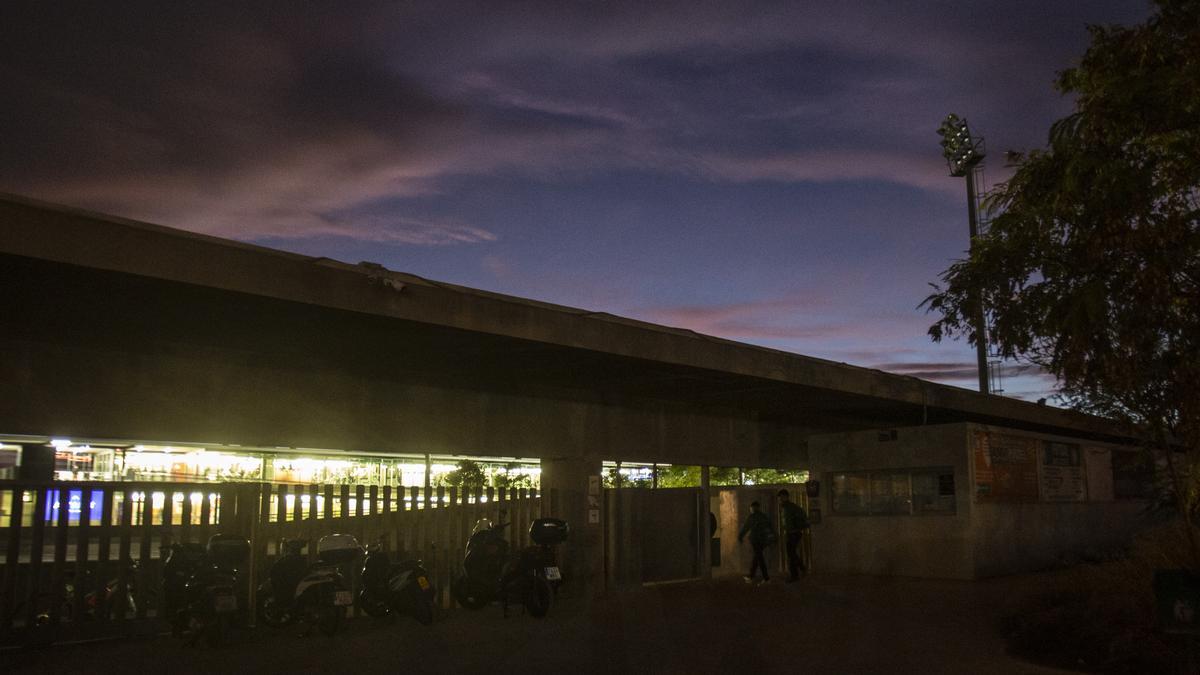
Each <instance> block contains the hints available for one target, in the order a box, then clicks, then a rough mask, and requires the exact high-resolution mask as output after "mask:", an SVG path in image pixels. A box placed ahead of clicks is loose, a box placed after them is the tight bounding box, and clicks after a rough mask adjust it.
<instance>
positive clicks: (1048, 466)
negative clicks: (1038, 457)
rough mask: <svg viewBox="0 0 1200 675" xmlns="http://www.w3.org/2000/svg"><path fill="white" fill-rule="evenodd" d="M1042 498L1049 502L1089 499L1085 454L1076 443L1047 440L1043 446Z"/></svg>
mask: <svg viewBox="0 0 1200 675" xmlns="http://www.w3.org/2000/svg"><path fill="white" fill-rule="evenodd" d="M1041 487H1042V499H1044V500H1046V501H1048V502H1082V501H1085V500H1087V487H1086V484H1085V482H1084V475H1083V456H1082V452H1081V451H1080V449H1079V446H1078V445H1076V444H1074V443H1055V442H1052V441H1047V442H1046V444H1045V446H1044V447H1043V448H1042V482H1041Z"/></svg>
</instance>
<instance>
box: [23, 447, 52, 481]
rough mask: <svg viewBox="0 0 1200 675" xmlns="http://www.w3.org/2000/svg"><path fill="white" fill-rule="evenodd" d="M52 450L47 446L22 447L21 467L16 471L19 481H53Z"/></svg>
mask: <svg viewBox="0 0 1200 675" xmlns="http://www.w3.org/2000/svg"><path fill="white" fill-rule="evenodd" d="M54 452H55V450H54V448H52V447H50V446H49V445H32V444H29V445H22V446H21V466H20V467H19V468H18V470H17V478H18V479H19V480H32V481H50V480H54Z"/></svg>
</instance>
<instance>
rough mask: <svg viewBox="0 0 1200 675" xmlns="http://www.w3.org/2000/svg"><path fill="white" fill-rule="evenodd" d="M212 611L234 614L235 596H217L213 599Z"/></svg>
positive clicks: (235, 606)
mask: <svg viewBox="0 0 1200 675" xmlns="http://www.w3.org/2000/svg"><path fill="white" fill-rule="evenodd" d="M213 610H215V611H217V612H219V613H222V614H223V613H225V612H236V611H237V596H236V595H218V596H217V597H215V598H213Z"/></svg>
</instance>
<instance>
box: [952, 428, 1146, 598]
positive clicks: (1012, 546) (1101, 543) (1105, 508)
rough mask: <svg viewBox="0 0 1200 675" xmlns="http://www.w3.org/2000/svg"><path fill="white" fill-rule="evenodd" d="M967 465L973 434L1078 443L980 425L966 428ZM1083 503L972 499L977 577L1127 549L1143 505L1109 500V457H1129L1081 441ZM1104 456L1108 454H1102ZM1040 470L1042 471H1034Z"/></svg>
mask: <svg viewBox="0 0 1200 675" xmlns="http://www.w3.org/2000/svg"><path fill="white" fill-rule="evenodd" d="M970 429H971V434H970V443H971V449H972V450H971V461H972V464H974V462H976V461H978V460H977V457H976V453H975V445H976V442H977V438H978V436H977V434H978V433H981V432H982V433H999V434H1004V435H1010V436H1018V437H1023V438H1032V439H1037V440H1040V441H1060V442H1066V443H1079V441H1077V440H1074V439H1070V438H1064V437H1061V436H1051V435H1046V434H1035V433H1028V432H1020V433H1017V432H1013V431H1011V430H1007V429H1002V428H998V427H989V426H983V425H970ZM1081 445H1082V450H1083V461H1084V463H1085V466H1084V467H1083V468H1084V473H1085V477H1086V478H1085V483H1086V501H1080V502H1050V501H1046V495H1042V496H1041V499H1040V500H1039V501H1038V502H1024V503H994V502H993V503H988V502H981V501H979V500H978V499H977V500H975V503H974V504H973V508H972V512H971V527H972V531H973V535H974V540H975V544H974V548H975V574H976V576H978V577H987V576H995V575H999V574H1012V573H1015V572H1024V571H1032V570H1037V569H1044V568H1046V567H1048V566H1051V565H1054V564H1056V563H1059V562H1060V561H1062V560H1064V559H1066V560H1070V559H1073V558H1077V557H1079V556H1087V555H1089V554H1092V553H1096V552H1099V551H1103V550H1104V549H1110V548H1114V547H1121V546H1125V545H1128V544H1129V542H1130V541H1131V540H1132V538H1133V535H1134V534H1135V533H1136V532H1137V531H1138V529H1139V528H1141V527H1143V526H1144V524H1145V522H1146V521H1145V517H1144V514H1145V510H1146V502H1145V501H1142V500H1137V499H1116V498H1114V496H1113V486H1112V462H1111V459H1110V457H1109V455H1108V453H1111V452H1132V450H1131V449H1129V448H1121V449H1117V448H1115V447H1114V446H1106V445H1103V444H1099V443H1091V442H1083V443H1081ZM1105 451H1107V452H1105ZM1039 470H1043V471H1044V467H1041V466H1039Z"/></svg>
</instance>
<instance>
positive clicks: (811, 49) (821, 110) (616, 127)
mask: <svg viewBox="0 0 1200 675" xmlns="http://www.w3.org/2000/svg"><path fill="white" fill-rule="evenodd" d="M1149 14H1150V7H1149V5H1148V4H1147V3H1144V2H1141V1H1139V0H1125V1H1123V2H1116V1H1082V0H1038V1H1036V2H1033V1H1027V0H1009V1H1006V2H972V1H970V0H959V1H957V2H903V3H897V2H894V1H888V2H855V1H852V0H846V1H844V2H839V3H818V2H798V1H795V0H793V1H791V2H749V1H743V2H725V3H715V2H701V1H698V0H691V1H689V2H567V1H564V0H560V1H558V2H456V1H454V0H443V1H439V2H361V3H360V2H339V3H295V2H252V1H244V2H206V3H174V2H172V3H163V2H138V1H132V2H120V3H93V2H87V3H84V2H69V1H63V2H26V1H25V0H8V1H7V2H5V3H3V5H2V6H0V88H2V89H0V101H2V103H0V191H3V192H9V193H14V194H19V195H25V196H30V197H35V198H39V199H44V200H48V201H52V202H58V203H63V204H68V205H72V206H79V207H84V208H89V209H94V210H98V211H102V212H105V213H110V214H115V215H120V216H125V217H129V218H135V219H139V220H145V221H149V222H153V223H157V224H161V225H168V226H172V227H177V228H182V229H186V230H192V231H196V232H203V233H206V234H211V235H217V236H221V237H228V238H233V239H238V240H242V241H247V242H253V243H257V244H262V245H265V246H270V247H273V248H279V249H285V250H288V251H294V252H298V253H304V254H309V255H314V256H326V257H330V258H335V259H338V260H343V261H346V262H351V263H356V262H359V261H372V262H377V263H381V264H383V265H386V266H387V267H389V268H391V269H394V270H399V271H403V272H408V273H412V274H416V275H420V276H422V277H426V278H430V279H434V280H438V281H446V282H451V283H456V284H461V285H465V286H470V287H473V288H481V289H486V290H490V291H495V292H500V293H508V294H512V295H517V296H522V297H529V298H535V299H538V300H543V301H547V302H553V303H558V304H563V305H569V306H573V307H580V308H584V309H588V310H594V311H603V312H609V313H612V314H617V315H621V316H627V317H633V318H637V319H641V320H645V321H650V322H654V323H659V324H665V325H669V326H675V327H681V328H689V329H692V330H695V331H698V332H701V333H705V334H709V335H716V336H720V337H724V338H729V339H733V340H738V341H742V342H748V343H753V344H758V345H763V346H767V347H772V348H776V349H782V350H786V351H790V352H796V353H800V354H805V355H808V356H815V357H820V358H825V359H830V360H833V361H841V362H846V363H852V364H855V365H860V366H866V367H871V368H878V369H882V370H886V371H889V372H895V373H902V374H907V375H912V376H916V377H920V378H924V379H930V380H933V381H937V382H942V383H946V384H951V385H955V386H961V387H967V388H975V387H976V386H977V376H976V370H975V365H974V363H975V361H974V358H975V352H974V349H973V348H972V347H970V346H969V345H968V344H967V343H966V342H965V341H948V342H942V343H933V342H931V341H930V339H929V338H928V336H927V334H926V331H927V329H928V327H929V325H930V324H931V323H932V322H933V321H934V319H935V317H934V316H933V315H930V314H927V313H926V312H925V311H924V310H923V309H921V308H919V305H920V303H921V301H922V300H923V299H924V298H925V297H926V296H927V295H928V294H929V292H930V290H931V289H930V286H929V284H930V283H931V282H936V281H937V277H938V275H939V273H940V272H941V271H942V270H944V269H945V268H946V267H947V266H948V265H949V264H950V263H951V262H952V261H953V260H955V259H958V258H961V257H963V255H964V252H965V250H966V248H967V245H968V236H967V222H966V220H967V219H966V195H965V187H964V185H963V181H962V179H956V178H951V177H950V176H949V175H948V172H947V170H946V165H945V162H944V160H943V159H942V158H941V155H940V148H939V147H938V137H937V135H936V129H937V127H938V124H939V123H940V122H941V120H942V118H943V117H945V115H946V114H947V113H950V112H954V113H957V114H959V115H962V116H964V117H966V118H967V119H968V120H969V121H970V123H971V127H972V130H973V131H974V132H975V133H976V134H978V135H982V136H984V137H985V138H986V141H987V147H988V148H989V150H990V151H991V156H990V157H989V158H988V160H987V161H986V167H985V183H986V184H987V185H991V184H994V183H995V182H996V181H1000V180H1003V179H1004V178H1005V177H1006V173H1005V169H1004V166H1003V151H1005V150H1009V149H1015V150H1025V149H1030V148H1034V147H1040V146H1043V145H1044V144H1045V142H1046V133H1047V131H1048V129H1049V126H1050V124H1051V123H1052V122H1053V121H1054V120H1056V119H1058V118H1060V117H1062V116H1064V115H1065V114H1067V113H1068V112H1069V111H1070V110H1071V103H1072V102H1071V100H1070V99H1068V98H1065V97H1063V96H1061V95H1060V94H1058V93H1057V92H1056V91H1055V90H1054V88H1053V81H1054V77H1055V73H1056V72H1058V71H1060V70H1062V69H1064V68H1066V67H1069V66H1071V65H1072V64H1073V63H1074V62H1075V61H1076V60H1077V59H1078V57H1079V56H1080V55H1082V53H1083V52H1084V50H1085V49H1086V47H1087V44H1088V34H1087V31H1086V25H1088V24H1109V23H1121V24H1131V23H1138V22H1141V21H1143V20H1144V19H1145V18H1147V17H1148V16H1149ZM1002 372H1003V373H1004V375H1005V378H1004V381H1003V388H1004V394H1005V395H1009V396H1017V397H1021V398H1026V399H1036V398H1039V397H1043V396H1046V395H1047V393H1048V392H1049V390H1050V388H1051V387H1052V385H1053V380H1052V379H1051V378H1048V377H1046V376H1045V375H1043V374H1039V373H1037V372H1036V371H1034V370H1031V369H1029V368H1028V367H1027V366H1024V365H1021V364H1009V365H1007V366H1005V367H1004V368H1003V371H1002Z"/></svg>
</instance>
